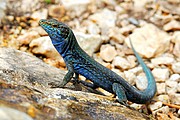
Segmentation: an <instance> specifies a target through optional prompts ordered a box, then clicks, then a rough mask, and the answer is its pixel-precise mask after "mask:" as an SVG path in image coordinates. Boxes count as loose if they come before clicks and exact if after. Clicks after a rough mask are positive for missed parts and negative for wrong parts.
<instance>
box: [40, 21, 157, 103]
mask: <svg viewBox="0 0 180 120" xmlns="http://www.w3.org/2000/svg"><path fill="white" fill-rule="evenodd" d="M39 24H40V26H41V27H42V28H43V29H44V30H45V31H46V32H47V33H48V35H49V37H50V38H51V41H52V44H53V45H54V47H55V48H56V50H57V51H58V52H59V54H60V55H61V56H62V57H63V59H64V61H65V63H66V66H67V69H68V73H67V74H66V75H65V76H64V78H63V82H62V83H60V84H54V85H53V87H64V86H65V85H66V84H67V83H68V82H69V81H70V80H71V78H73V76H74V75H75V79H78V76H79V74H80V75H82V76H84V77H86V78H87V79H89V80H90V81H92V83H89V82H85V81H81V80H80V83H82V84H83V85H85V86H88V87H91V88H93V89H95V88H97V87H101V88H103V89H105V90H106V91H108V92H110V93H114V94H116V95H117V97H118V101H119V102H120V103H121V104H124V105H127V100H129V101H132V102H135V103H139V104H144V103H146V102H148V101H150V100H151V99H152V98H153V97H154V95H155V93H156V89H157V88H156V82H155V80H154V77H153V75H152V73H151V71H150V69H149V68H148V67H147V66H146V64H145V63H144V62H143V60H142V58H141V57H140V56H139V55H138V53H137V52H136V50H135V49H134V47H133V45H132V43H131V41H130V44H131V47H132V50H133V52H134V54H135V56H136V58H137V60H138V62H139V63H140V64H141V66H142V68H143V70H144V72H145V74H146V77H147V80H148V86H147V88H146V89H145V90H144V91H140V90H138V89H136V88H135V87H133V86H132V85H130V84H129V83H128V82H127V81H126V80H124V79H123V78H122V77H121V76H119V75H117V74H116V73H115V72H113V71H111V70H110V69H108V68H106V67H104V66H103V65H101V64H100V63H98V62H96V61H95V60H94V59H92V58H91V57H90V56H89V55H88V54H87V53H85V52H84V50H82V49H81V47H80V46H79V45H78V43H77V41H76V38H75V36H74V34H73V32H72V30H71V29H70V28H69V27H68V26H67V25H66V24H64V23H62V22H58V21H57V20H55V19H49V20H45V19H42V20H40V21H39Z"/></svg>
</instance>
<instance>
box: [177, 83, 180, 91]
mask: <svg viewBox="0 0 180 120" xmlns="http://www.w3.org/2000/svg"><path fill="white" fill-rule="evenodd" d="M177 92H180V83H179V84H178V87H177Z"/></svg>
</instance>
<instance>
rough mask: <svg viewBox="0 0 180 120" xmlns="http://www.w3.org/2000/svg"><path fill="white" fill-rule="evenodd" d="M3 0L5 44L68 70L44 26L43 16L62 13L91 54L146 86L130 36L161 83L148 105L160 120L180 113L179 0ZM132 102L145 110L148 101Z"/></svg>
mask: <svg viewBox="0 0 180 120" xmlns="http://www.w3.org/2000/svg"><path fill="white" fill-rule="evenodd" d="M0 2H1V3H0V19H1V24H0V29H1V31H0V46H1V47H11V48H15V49H18V50H21V51H25V52H28V53H30V54H33V55H35V56H37V57H39V58H40V59H42V60H43V61H44V62H46V63H48V64H50V65H52V66H55V67H58V68H60V69H62V70H66V68H65V64H64V62H63V60H62V58H61V57H60V56H59V54H58V53H57V52H56V51H55V49H54V48H53V46H52V45H51V43H50V39H49V37H48V36H47V34H46V33H45V31H44V30H43V29H41V28H40V27H39V25H38V21H39V20H40V19H47V18H56V19H57V20H59V21H62V22H65V23H66V24H68V25H69V26H70V27H71V28H72V29H73V31H74V33H75V35H76V37H77V39H78V42H79V44H80V46H82V48H83V49H84V50H85V51H86V52H87V53H88V54H89V55H90V56H92V57H93V58H94V59H96V60H97V61H98V62H100V63H101V64H103V65H104V66H106V67H108V68H110V69H111V70H113V71H114V72H116V73H118V74H119V75H121V76H122V77H123V78H125V79H126V80H127V81H128V82H129V83H131V84H132V85H134V86H136V87H137V88H138V89H140V90H143V89H145V88H146V85H147V81H146V77H145V75H144V73H143V71H142V68H141V67H140V66H139V65H138V63H137V60H136V58H135V56H134V54H133V52H132V50H131V48H130V45H129V38H130V39H131V40H132V42H133V45H134V47H135V49H136V50H137V52H138V53H139V54H140V55H141V56H142V58H143V59H144V61H145V63H146V64H147V65H148V67H149V68H150V69H151V70H152V73H153V75H154V77H155V79H156V83H157V95H156V96H155V97H154V99H153V100H154V102H152V103H151V104H149V105H147V107H148V114H152V115H153V116H154V117H155V118H156V119H159V120H161V119H178V117H180V31H179V30H180V22H179V21H180V7H179V6H180V2H179V0H166V1H164V0H100V1H95V0H76V1H69V0H56V1H53V0H44V1H43V0H34V1H33V2H32V1H31V0H19V1H10V0H9V1H7V2H5V1H3V0H2V1H0ZM81 79H82V80H83V79H84V78H83V77H81ZM100 91H102V92H104V93H105V94H106V95H107V96H111V94H110V93H107V92H105V91H104V90H101V89H100ZM129 104H130V105H131V106H132V107H134V108H135V109H138V110H139V111H142V105H137V104H133V103H129Z"/></svg>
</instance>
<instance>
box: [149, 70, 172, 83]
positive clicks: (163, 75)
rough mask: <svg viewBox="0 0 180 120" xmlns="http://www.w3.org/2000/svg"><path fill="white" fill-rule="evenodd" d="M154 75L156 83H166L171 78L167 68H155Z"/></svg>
mask: <svg viewBox="0 0 180 120" xmlns="http://www.w3.org/2000/svg"><path fill="white" fill-rule="evenodd" d="M152 73H153V75H154V77H155V79H156V81H160V82H162V81H165V80H167V79H168V78H169V74H170V73H169V69H167V68H154V69H153V70H152Z"/></svg>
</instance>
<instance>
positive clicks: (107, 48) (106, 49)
mask: <svg viewBox="0 0 180 120" xmlns="http://www.w3.org/2000/svg"><path fill="white" fill-rule="evenodd" d="M116 55H117V52H116V50H115V47H114V46H111V45H109V44H106V45H102V46H101V48H100V57H101V58H102V59H103V60H105V61H107V62H111V61H112V60H113V59H114V57H115V56H116Z"/></svg>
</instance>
